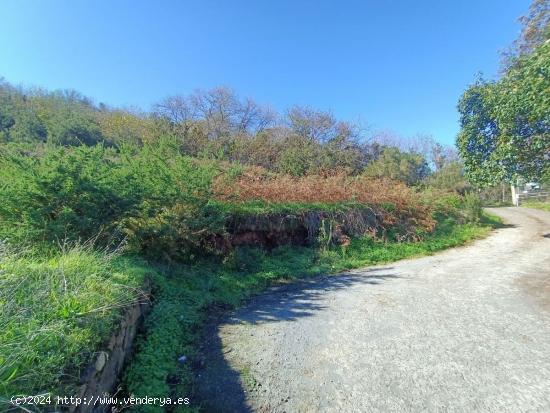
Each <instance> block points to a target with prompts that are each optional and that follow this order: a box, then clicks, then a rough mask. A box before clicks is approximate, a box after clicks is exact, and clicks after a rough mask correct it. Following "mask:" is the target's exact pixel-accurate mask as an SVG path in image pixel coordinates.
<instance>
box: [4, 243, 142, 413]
mask: <svg viewBox="0 0 550 413" xmlns="http://www.w3.org/2000/svg"><path fill="white" fill-rule="evenodd" d="M146 273H147V269H146V268H145V267H142V266H139V265H135V263H134V262H133V261H132V260H129V259H127V258H121V257H117V256H116V255H113V254H107V253H105V252H101V251H100V252H98V251H93V250H92V249H91V248H87V247H82V246H73V247H71V248H67V249H65V250H64V252H62V253H58V254H52V255H44V253H43V252H42V253H36V252H30V251H28V252H14V251H10V250H9V249H8V248H7V247H6V246H3V245H2V244H1V243H0V308H1V309H2V310H1V311H0V402H1V398H3V397H6V398H7V399H9V397H11V396H14V395H35V394H41V393H46V392H51V393H53V395H58V394H75V392H74V391H75V387H74V385H75V383H76V382H77V380H76V379H77V378H78V374H79V371H80V369H81V368H82V367H84V366H85V365H86V364H87V363H88V362H89V361H90V360H91V358H92V356H93V353H94V351H97V350H99V348H100V346H101V344H102V342H103V341H104V340H105V339H106V338H107V337H109V336H110V334H111V330H112V328H113V327H114V326H115V325H116V324H117V321H118V320H119V316H120V314H121V313H122V309H123V308H124V307H125V306H127V305H128V304H130V303H132V302H134V300H135V299H136V297H137V296H138V294H139V293H140V288H141V286H142V285H143V284H144V279H145V275H146ZM1 409H2V408H1V403H0V410H1Z"/></svg>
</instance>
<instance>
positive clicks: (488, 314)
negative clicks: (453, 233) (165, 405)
mask: <svg viewBox="0 0 550 413" xmlns="http://www.w3.org/2000/svg"><path fill="white" fill-rule="evenodd" d="M492 212H493V213H495V214H497V215H499V216H501V217H502V218H504V220H505V222H506V223H507V224H509V227H508V228H502V229H499V230H497V231H496V232H495V233H494V234H492V235H491V236H490V237H488V238H486V239H484V240H481V241H478V242H475V243H474V244H472V245H470V246H467V247H463V248H457V249H454V250H449V251H446V252H443V253H441V254H438V255H435V256H432V257H426V258H420V259H411V260H405V261H400V262H398V263H395V264H391V265H386V266H380V267H372V268H367V269H363V270H358V271H353V272H350V273H349V274H344V275H341V276H333V277H323V278H317V279H315V280H311V281H308V282H304V283H299V284H294V285H291V286H285V287H279V288H276V289H273V290H271V291H269V292H268V293H266V294H264V295H262V296H259V297H257V298H255V299H254V300H253V301H252V302H251V303H250V304H249V305H248V306H246V307H245V308H242V309H241V310H239V311H237V312H236V313H235V314H233V315H232V316H231V318H229V319H228V320H226V321H225V323H223V324H222V325H220V326H219V327H218V328H217V330H216V331H215V332H214V333H215V334H213V335H212V339H211V341H210V344H209V346H208V347H207V349H206V350H205V351H206V353H205V359H204V364H205V368H204V370H203V371H201V372H200V377H199V393H200V398H201V399H202V401H203V403H204V406H205V408H206V411H212V412H233V411H235V412H247V411H250V412H252V411H257V412H288V413H294V412H420V411H422V412H426V411H427V412H498V413H501V412H514V413H517V412H550V213H548V212H543V211H537V210H531V209H523V208H517V209H515V208H504V209H495V210H493V211H492Z"/></svg>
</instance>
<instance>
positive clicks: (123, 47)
mask: <svg viewBox="0 0 550 413" xmlns="http://www.w3.org/2000/svg"><path fill="white" fill-rule="evenodd" d="M528 7H529V1H528V0H461V1H441V0H437V1H436V0H417V1H413V0H408V1H407V0H400V1H398V0H386V1H382V0H378V1H374V0H365V1H298V0H295V1H287V0H284V1H281V0H278V1H267V0H257V1H238V0H235V1H212V0H206V1H194V2H190V1H166V0H157V1H152V0H151V1H142V0H133V1H130V0H112V1H99V0H98V1H92V0H72V1H68V0H67V1H60V0H58V1H56V0H49V1H42V0H35V1H27V0H2V1H0V21H1V24H0V76H3V77H5V78H6V80H8V81H10V82H12V83H15V84H22V85H25V86H43V87H46V88H49V89H58V88H73V89H77V90H78V91H80V92H82V93H84V94H85V95H88V96H90V97H92V98H94V99H95V100H96V101H97V102H104V103H107V104H110V105H117V106H119V105H121V106H135V107H140V108H143V109H149V108H150V106H151V104H153V103H155V102H156V101H158V100H160V99H162V98H163V97H165V96H167V95H169V94H176V93H181V94H187V93H190V92H192V91H193V90H194V89H196V88H209V87H213V86H218V85H226V86H230V87H232V88H233V89H235V90H236V91H237V92H238V93H239V94H241V95H244V96H250V97H252V98H254V99H256V100H257V101H259V102H260V103H264V104H270V105H271V106H273V107H274V108H275V109H277V110H279V111H283V110H284V109H286V108H288V107H290V106H292V105H294V104H299V105H308V106H312V107H315V108H318V109H324V110H331V111H333V112H334V114H335V115H336V116H338V117H339V118H343V119H348V120H353V121H360V122H362V123H363V124H367V125H369V126H370V127H371V128H372V129H375V130H378V129H384V130H391V131H394V132H395V133H398V134H401V135H404V136H411V135H414V134H417V133H422V134H432V135H433V136H434V137H435V138H436V139H437V140H439V141H441V142H444V143H452V142H454V138H455V135H456V133H457V132H458V115H457V112H456V103H457V100H458V98H459V96H460V94H461V93H462V91H463V90H464V89H465V88H466V86H467V85H468V84H469V83H471V82H472V81H473V79H474V77H475V74H476V73H477V72H480V71H481V72H483V73H484V74H485V76H486V77H488V78H491V77H494V76H496V75H497V74H498V68H499V54H498V52H499V50H502V49H504V48H506V47H507V46H509V44H510V43H511V42H512V41H513V40H514V39H515V38H516V37H517V35H518V33H519V30H520V25H519V23H518V22H517V18H518V17H519V16H520V15H522V14H525V13H526V12H527V9H528Z"/></svg>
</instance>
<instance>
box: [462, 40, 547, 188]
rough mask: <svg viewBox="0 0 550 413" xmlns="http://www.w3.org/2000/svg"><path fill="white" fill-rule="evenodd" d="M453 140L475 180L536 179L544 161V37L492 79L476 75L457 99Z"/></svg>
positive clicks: (479, 182) (544, 168) (482, 182)
mask: <svg viewBox="0 0 550 413" xmlns="http://www.w3.org/2000/svg"><path fill="white" fill-rule="evenodd" d="M458 110H459V112H460V123H461V131H460V133H459V136H458V139H457V145H458V148H459V151H460V154H461V156H462V158H463V159H464V166H465V170H466V175H467V177H468V179H469V180H470V181H471V182H473V183H475V184H477V185H480V186H487V185H493V184H495V183H498V182H501V181H502V180H505V181H508V182H510V181H512V180H513V179H514V178H515V177H516V176H523V177H524V178H526V179H529V180H532V179H540V177H541V176H542V175H544V174H545V173H547V171H548V168H549V166H550V158H549V155H550V41H546V42H545V43H543V44H542V45H540V46H539V47H537V48H535V50H534V51H533V52H532V53H531V54H529V55H527V56H524V57H521V58H519V59H518V60H517V62H516V63H515V64H514V65H513V66H512V67H511V68H510V69H509V70H508V72H507V73H506V74H505V76H504V77H503V78H502V79H500V80H499V81H497V82H483V81H478V82H476V83H475V84H474V85H472V86H471V87H469V88H468V89H467V90H466V92H465V93H464V94H463V96H462V97H461V99H460V102H459V105H458Z"/></svg>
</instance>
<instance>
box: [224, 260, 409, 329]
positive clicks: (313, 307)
mask: <svg viewBox="0 0 550 413" xmlns="http://www.w3.org/2000/svg"><path fill="white" fill-rule="evenodd" d="M392 269H393V267H385V268H374V269H371V270H366V271H362V272H361V273H344V274H341V275H336V276H325V277H317V278H312V279H309V280H304V281H298V282H296V283H293V284H289V285H286V286H284V287H275V288H273V289H271V290H269V291H268V292H267V293H265V294H262V295H259V296H256V297H254V299H253V300H251V302H250V303H249V304H248V305H247V306H245V307H244V308H243V309H242V310H240V311H238V312H237V313H236V314H234V315H233V316H232V317H231V318H230V319H229V320H227V322H228V323H232V324H233V323H248V324H260V323H266V322H270V323H271V322H278V321H293V320H296V319H298V318H301V317H308V316H311V315H313V314H315V313H316V312H317V311H321V310H323V309H325V306H324V305H323V304H320V303H319V301H322V300H320V298H321V297H322V296H323V295H324V294H326V293H327V292H331V291H336V290H341V289H344V288H349V287H351V286H353V285H356V284H372V285H377V284H380V283H382V282H384V280H387V279H392V278H398V276H397V275H395V274H393V273H391V270H392Z"/></svg>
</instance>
